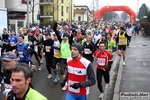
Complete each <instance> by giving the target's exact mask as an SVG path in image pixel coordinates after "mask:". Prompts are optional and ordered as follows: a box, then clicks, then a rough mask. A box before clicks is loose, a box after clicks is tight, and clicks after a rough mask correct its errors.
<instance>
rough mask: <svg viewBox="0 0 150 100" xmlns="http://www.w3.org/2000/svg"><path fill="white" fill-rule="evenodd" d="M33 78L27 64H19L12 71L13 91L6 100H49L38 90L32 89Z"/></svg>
mask: <svg viewBox="0 0 150 100" xmlns="http://www.w3.org/2000/svg"><path fill="white" fill-rule="evenodd" d="M32 77H33V73H32V71H31V70H30V69H29V67H28V65H26V64H20V63H19V64H17V65H16V66H15V67H14V68H13V69H12V74H11V84H12V90H11V91H10V92H9V94H8V96H7V98H6V100H48V99H47V98H46V97H44V96H43V95H42V94H40V93H39V92H37V91H36V90H34V89H32V88H30V86H29V84H30V83H31V80H32Z"/></svg>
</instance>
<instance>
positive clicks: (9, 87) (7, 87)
mask: <svg viewBox="0 0 150 100" xmlns="http://www.w3.org/2000/svg"><path fill="white" fill-rule="evenodd" d="M4 88H5V90H4V92H3V94H4V95H5V96H8V93H9V92H10V91H11V90H12V85H10V84H4Z"/></svg>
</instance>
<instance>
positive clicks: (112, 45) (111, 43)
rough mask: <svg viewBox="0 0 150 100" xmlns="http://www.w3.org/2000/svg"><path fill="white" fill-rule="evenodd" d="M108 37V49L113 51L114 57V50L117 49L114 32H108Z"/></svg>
mask: <svg viewBox="0 0 150 100" xmlns="http://www.w3.org/2000/svg"><path fill="white" fill-rule="evenodd" d="M106 37H107V43H108V44H107V46H108V51H109V52H110V53H111V55H112V57H113V52H115V51H116V42H115V41H114V40H113V39H112V34H111V33H107V35H106Z"/></svg>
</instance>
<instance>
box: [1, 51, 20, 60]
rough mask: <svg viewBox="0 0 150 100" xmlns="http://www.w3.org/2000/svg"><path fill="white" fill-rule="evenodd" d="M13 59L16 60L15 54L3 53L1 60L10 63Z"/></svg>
mask: <svg viewBox="0 0 150 100" xmlns="http://www.w3.org/2000/svg"><path fill="white" fill-rule="evenodd" d="M14 59H18V58H17V55H16V54H15V53H13V52H5V53H4V57H3V60H6V61H12V60H14Z"/></svg>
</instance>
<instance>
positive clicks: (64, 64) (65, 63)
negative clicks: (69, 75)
mask: <svg viewBox="0 0 150 100" xmlns="http://www.w3.org/2000/svg"><path fill="white" fill-rule="evenodd" d="M60 66H61V70H60V74H61V75H64V74H65V69H67V59H63V58H62V59H61V63H60Z"/></svg>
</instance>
